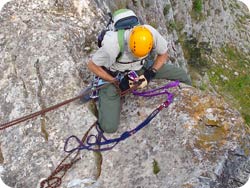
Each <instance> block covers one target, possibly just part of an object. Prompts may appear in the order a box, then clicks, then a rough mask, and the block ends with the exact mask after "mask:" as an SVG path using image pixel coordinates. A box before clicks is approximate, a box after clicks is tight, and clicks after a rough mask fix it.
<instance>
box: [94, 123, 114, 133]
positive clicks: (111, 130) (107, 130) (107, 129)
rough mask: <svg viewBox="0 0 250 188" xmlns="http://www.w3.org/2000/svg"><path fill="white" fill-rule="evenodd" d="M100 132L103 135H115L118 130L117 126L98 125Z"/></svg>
mask: <svg viewBox="0 0 250 188" xmlns="http://www.w3.org/2000/svg"><path fill="white" fill-rule="evenodd" d="M99 126H100V128H101V130H102V131H103V132H105V133H115V132H116V131H117V129H118V124H108V125H107V124H103V123H99Z"/></svg>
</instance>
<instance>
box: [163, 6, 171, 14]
mask: <svg viewBox="0 0 250 188" xmlns="http://www.w3.org/2000/svg"><path fill="white" fill-rule="evenodd" d="M170 8H171V5H170V4H167V5H166V6H165V7H164V9H163V14H164V16H166V15H168V13H169V10H170Z"/></svg>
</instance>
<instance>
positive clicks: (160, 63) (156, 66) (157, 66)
mask: <svg viewBox="0 0 250 188" xmlns="http://www.w3.org/2000/svg"><path fill="white" fill-rule="evenodd" d="M168 58H169V56H168V53H167V52H166V53H164V54H161V55H157V57H156V59H155V62H154V64H153V66H152V69H155V70H156V71H158V70H159V69H160V68H161V67H162V66H163V64H164V63H165V62H166V61H167V60H168Z"/></svg>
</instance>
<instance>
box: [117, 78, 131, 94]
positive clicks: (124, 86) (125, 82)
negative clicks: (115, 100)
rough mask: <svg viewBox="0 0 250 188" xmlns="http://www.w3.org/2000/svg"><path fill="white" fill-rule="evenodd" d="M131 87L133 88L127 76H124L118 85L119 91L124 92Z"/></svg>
mask: <svg viewBox="0 0 250 188" xmlns="http://www.w3.org/2000/svg"><path fill="white" fill-rule="evenodd" d="M131 87H133V81H132V80H131V79H130V78H129V77H128V75H126V76H124V78H123V79H122V80H121V81H120V83H119V88H120V90H121V91H126V90H128V89H129V88H131Z"/></svg>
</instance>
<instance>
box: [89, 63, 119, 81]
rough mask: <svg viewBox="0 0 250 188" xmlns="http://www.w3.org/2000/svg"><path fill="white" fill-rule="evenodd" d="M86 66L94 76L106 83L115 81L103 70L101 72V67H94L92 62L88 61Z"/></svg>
mask: <svg viewBox="0 0 250 188" xmlns="http://www.w3.org/2000/svg"><path fill="white" fill-rule="evenodd" d="M87 66H88V69H89V70H90V71H91V72H93V73H94V74H96V75H97V76H99V77H100V78H102V79H103V80H106V81H108V82H113V81H115V78H114V77H113V76H111V75H110V74H108V73H107V72H106V71H105V70H103V68H102V67H100V66H98V65H96V64H95V63H94V62H93V61H92V60H89V62H88V64H87Z"/></svg>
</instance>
